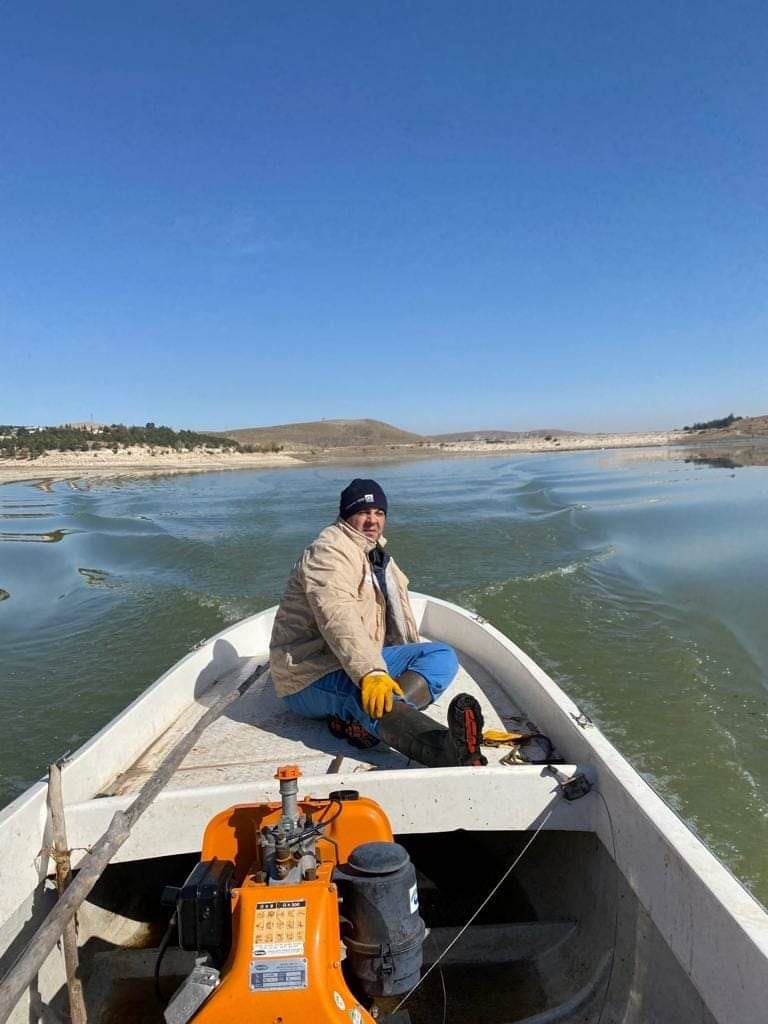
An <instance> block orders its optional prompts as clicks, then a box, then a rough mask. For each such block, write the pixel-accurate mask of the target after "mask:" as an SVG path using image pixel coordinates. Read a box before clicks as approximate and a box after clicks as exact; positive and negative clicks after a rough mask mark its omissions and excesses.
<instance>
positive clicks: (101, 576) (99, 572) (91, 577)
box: [77, 569, 109, 584]
mask: <svg viewBox="0 0 768 1024" xmlns="http://www.w3.org/2000/svg"><path fill="white" fill-rule="evenodd" d="M77 571H78V572H79V573H80V575H81V576H85V578H86V579H87V580H88V582H89V583H90V584H98V583H103V582H104V580H106V579H107V578H108V577H109V573H108V572H105V571H104V569H78V570H77Z"/></svg>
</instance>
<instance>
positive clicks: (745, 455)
mask: <svg viewBox="0 0 768 1024" xmlns="http://www.w3.org/2000/svg"><path fill="white" fill-rule="evenodd" d="M685 461H686V462H698V463H701V464H702V465H704V466H712V467H714V468H715V469H742V468H743V467H744V466H768V449H765V448H731V449H728V450H727V451H725V452H721V451H718V452H717V453H715V452H712V451H709V450H707V449H702V450H701V451H695V452H691V453H690V454H689V455H688V457H687V458H686V460H685Z"/></svg>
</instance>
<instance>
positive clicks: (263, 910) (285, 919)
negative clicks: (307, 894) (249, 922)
mask: <svg viewBox="0 0 768 1024" xmlns="http://www.w3.org/2000/svg"><path fill="white" fill-rule="evenodd" d="M306 927H307V901H306V900H273V901H272V902H270V903H257V904H256V913H255V914H254V916H253V955H254V956H255V957H256V956H295V955H296V954H301V953H303V952H304V937H305V934H306Z"/></svg>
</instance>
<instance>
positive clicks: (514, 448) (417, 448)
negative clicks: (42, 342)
mask: <svg viewBox="0 0 768 1024" xmlns="http://www.w3.org/2000/svg"><path fill="white" fill-rule="evenodd" d="M723 440H724V439H723V438H721V437H718V438H715V437H713V438H711V441H712V442H719V443H720V444H722V442H723ZM740 440H742V441H743V440H744V439H742V438H737V437H733V438H732V441H733V442H734V443H738V442H739V441H740ZM752 440H754V439H752ZM705 443H706V442H705V441H704V439H703V438H701V437H700V436H699V437H695V436H691V434H690V433H684V432H683V431H677V430H676V431H646V432H644V433H634V434H579V435H573V436H567V435H566V436H560V437H557V436H554V437H553V438H552V439H551V440H549V441H547V440H545V439H544V438H538V437H537V438H526V439H525V440H521V441H517V440H516V441H503V442H499V443H496V442H492V443H487V442H485V441H453V442H442V443H440V442H433V443H426V444H425V443H420V444H404V445H387V444H383V445H368V446H360V447H352V446H346V447H343V448H341V447H336V448H310V447H309V446H306V447H301V448H300V447H298V446H297V447H295V448H293V449H287V450H285V451H281V452H260V453H253V454H246V453H242V454H240V453H236V452H229V453H219V452H217V453H211V454H208V453H202V452H199V451H197V452H170V451H166V452H163V451H159V452H158V451H157V450H155V451H150V449H149V448H141V447H136V448H133V449H125V450H122V451H119V452H118V453H117V454H114V453H112V452H110V451H100V452H98V453H93V452H51V453H48V454H46V455H42V456H40V458H38V459H35V460H34V461H32V462H29V461H24V462H21V461H17V460H13V459H0V486H2V485H4V484H12V483H34V484H37V485H38V486H39V487H41V488H42V489H43V490H48V489H50V487H51V486H52V485H53V484H54V483H57V482H60V481H65V480H66V481H70V482H71V481H73V480H88V481H97V480H116V479H120V478H123V479H133V478H138V477H153V476H176V475H178V474H180V473H213V472H235V471H240V470H249V469H299V468H302V467H308V466H318V465H343V464H349V463H363V464H376V463H379V464H380V463H386V462H406V461H414V460H418V459H428V458H433V459H434V458H456V457H460V456H464V457H467V458H483V457H485V458H494V457H498V456H500V455H504V456H509V455H535V454H552V453H553V452H579V451H607V450H617V449H633V448H634V449H638V448H662V447H666V448H669V449H673V448H675V447H678V446H686V447H688V446H697V445H698V446H701V445H702V444H705Z"/></svg>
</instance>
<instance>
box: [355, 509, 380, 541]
mask: <svg viewBox="0 0 768 1024" xmlns="http://www.w3.org/2000/svg"><path fill="white" fill-rule="evenodd" d="M386 519H387V516H386V513H384V512H382V511H381V509H380V508H366V509H364V510H363V511H362V512H355V513H353V514H352V515H351V516H349V518H348V519H347V522H348V523H349V525H350V526H351V527H352V529H353V530H358V531H359V532H360V533H362V534H365V536H366V537H367V538H368V540H372V541H377V540H378V539H379V537H380V536H381V535H382V533H383V532H384V523H385V522H386Z"/></svg>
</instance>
